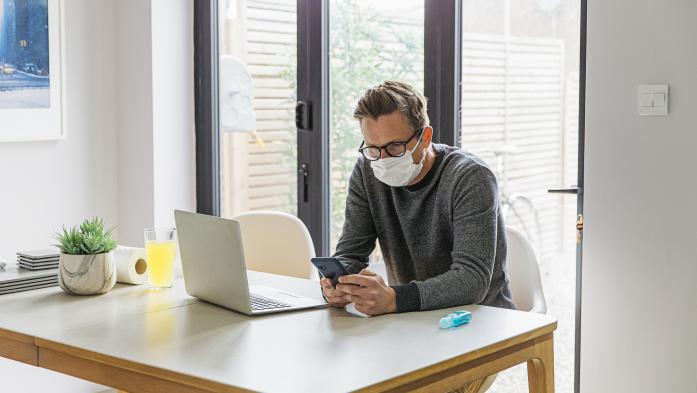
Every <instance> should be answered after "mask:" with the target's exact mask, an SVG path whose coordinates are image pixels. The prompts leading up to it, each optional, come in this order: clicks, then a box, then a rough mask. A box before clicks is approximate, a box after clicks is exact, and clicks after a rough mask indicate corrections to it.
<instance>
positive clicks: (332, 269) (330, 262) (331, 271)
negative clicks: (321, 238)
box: [311, 258, 351, 287]
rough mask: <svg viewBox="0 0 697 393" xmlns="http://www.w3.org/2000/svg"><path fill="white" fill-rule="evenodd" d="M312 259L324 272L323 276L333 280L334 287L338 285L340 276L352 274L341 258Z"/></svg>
mask: <svg viewBox="0 0 697 393" xmlns="http://www.w3.org/2000/svg"><path fill="white" fill-rule="evenodd" d="M311 261H312V264H313V265H315V267H316V268H317V270H319V272H320V274H322V277H325V278H329V279H331V280H332V286H333V287H336V284H337V283H338V282H339V277H341V276H345V275H348V274H351V273H349V272H348V270H346V268H345V267H344V265H343V264H342V263H341V261H339V258H312V259H311Z"/></svg>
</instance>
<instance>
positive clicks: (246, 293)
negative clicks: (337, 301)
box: [174, 210, 325, 315]
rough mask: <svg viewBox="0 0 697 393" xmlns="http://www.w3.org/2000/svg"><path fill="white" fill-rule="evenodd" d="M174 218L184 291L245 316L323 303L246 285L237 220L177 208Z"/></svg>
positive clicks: (245, 271) (242, 250) (271, 289)
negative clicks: (182, 271)
mask: <svg viewBox="0 0 697 393" xmlns="http://www.w3.org/2000/svg"><path fill="white" fill-rule="evenodd" d="M174 219H175V221H176V223H177V232H178V236H179V250H180V251H181V260H182V268H183V270H184V284H185V286H186V292H188V293H189V295H191V296H194V297H197V298H199V299H201V300H205V301H207V302H210V303H215V304H217V305H219V306H223V307H226V308H229V309H232V310H235V311H239V312H241V313H244V314H248V315H257V314H269V313H274V312H281V311H289V310H297V309H302V308H310V307H317V306H321V305H324V304H325V303H324V302H321V301H318V300H315V299H310V298H307V297H303V296H298V295H294V294H292V293H288V292H284V291H280V290H277V289H274V288H270V287H264V286H251V287H250V285H249V283H248V281H247V267H246V265H245V262H244V249H243V248H242V236H241V233H240V224H239V223H238V222H237V221H234V220H227V219H224V218H219V217H212V216H207V215H204V214H196V213H189V212H184V211H179V210H175V211H174ZM278 262H279V263H283V261H278ZM308 263H310V261H308Z"/></svg>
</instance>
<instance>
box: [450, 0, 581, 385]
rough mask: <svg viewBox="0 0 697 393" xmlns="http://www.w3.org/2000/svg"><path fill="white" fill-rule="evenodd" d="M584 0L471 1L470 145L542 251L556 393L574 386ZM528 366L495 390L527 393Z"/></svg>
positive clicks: (466, 22)
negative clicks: (568, 191)
mask: <svg viewBox="0 0 697 393" xmlns="http://www.w3.org/2000/svg"><path fill="white" fill-rule="evenodd" d="M580 5H581V4H580V1H579V0H517V1H511V0H463V3H462V91H461V94H462V105H461V116H462V117H461V121H462V128H461V135H460V137H461V141H462V146H463V147H464V148H465V149H468V150H470V151H473V152H474V153H476V154H478V155H479V156H480V157H482V158H483V159H484V160H485V161H487V163H488V164H489V166H490V167H491V168H492V170H494V171H495V173H496V174H497V177H498V180H499V186H500V191H501V204H502V209H503V211H504V212H505V213H506V224H507V225H510V226H512V227H515V228H517V229H519V230H520V231H521V232H523V233H524V234H525V235H526V236H527V237H528V239H529V240H530V241H531V242H532V244H533V246H534V247H535V248H536V250H537V254H538V259H539V264H540V270H541V274H542V284H543V287H544V292H545V297H546V299H547V308H548V312H549V313H550V314H551V315H554V316H555V317H557V318H558V319H559V328H558V330H557V332H556V333H555V341H556V344H555V361H556V370H555V374H556V380H557V384H556V386H557V391H559V392H572V391H573V387H574V385H573V375H574V371H573V370H574V311H573V310H574V309H575V267H576V258H575V256H576V255H575V251H576V248H575V245H576V239H575V230H574V229H575V221H576V197H575V196H568V195H559V194H549V193H547V190H548V189H550V188H559V187H562V186H563V187H568V186H569V185H573V184H575V183H576V179H577V158H578V157H577V151H578V108H579V106H578V97H579V95H578V94H579V79H578V78H579V49H580V12H581V8H580ZM526 389H527V375H526V374H525V367H518V368H516V369H515V370H514V372H503V373H501V374H499V377H498V378H497V382H496V383H495V384H494V386H493V387H492V389H491V390H490V391H491V392H512V391H527V390H526Z"/></svg>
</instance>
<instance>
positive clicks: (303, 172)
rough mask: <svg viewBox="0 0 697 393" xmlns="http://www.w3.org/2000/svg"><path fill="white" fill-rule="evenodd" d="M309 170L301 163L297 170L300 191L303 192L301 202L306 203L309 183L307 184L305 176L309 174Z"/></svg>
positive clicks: (307, 166)
mask: <svg viewBox="0 0 697 393" xmlns="http://www.w3.org/2000/svg"><path fill="white" fill-rule="evenodd" d="M309 168H310V167H309V165H307V164H306V163H303V164H301V165H300V168H299V169H298V174H299V175H300V176H301V177H302V190H303V191H302V193H303V195H302V200H303V202H307V200H308V199H309V195H308V194H309V193H308V191H309V188H310V187H309V183H308V179H307V176H308V174H309Z"/></svg>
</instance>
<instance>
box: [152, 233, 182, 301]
mask: <svg viewBox="0 0 697 393" xmlns="http://www.w3.org/2000/svg"><path fill="white" fill-rule="evenodd" d="M144 234H145V253H146V257H147V259H148V281H149V282H150V288H151V289H156V290H159V289H163V288H170V287H171V286H172V281H174V260H175V258H176V253H177V239H176V236H177V230H176V229H174V228H146V229H145V232H144Z"/></svg>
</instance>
